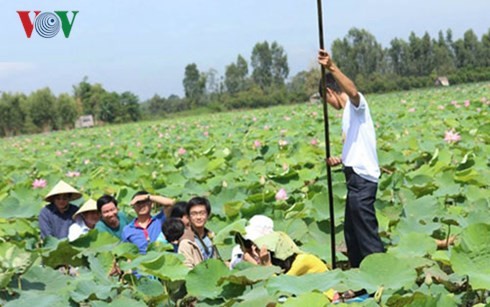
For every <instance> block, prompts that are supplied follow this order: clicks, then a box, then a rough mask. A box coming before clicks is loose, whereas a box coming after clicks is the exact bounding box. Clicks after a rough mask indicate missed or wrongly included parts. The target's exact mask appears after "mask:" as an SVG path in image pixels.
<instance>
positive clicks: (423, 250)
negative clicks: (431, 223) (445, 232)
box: [389, 232, 437, 258]
mask: <svg viewBox="0 0 490 307" xmlns="http://www.w3.org/2000/svg"><path fill="white" fill-rule="evenodd" d="M436 249H437V245H436V242H435V240H434V239H433V238H431V237H430V236H429V235H427V234H423V233H415V232H412V233H408V234H404V235H403V236H402V237H401V239H400V242H398V244H397V246H395V247H393V248H391V249H390V250H389V253H390V254H393V255H394V256H395V257H398V258H410V257H424V256H427V255H430V254H432V253H434V252H435V251H436Z"/></svg>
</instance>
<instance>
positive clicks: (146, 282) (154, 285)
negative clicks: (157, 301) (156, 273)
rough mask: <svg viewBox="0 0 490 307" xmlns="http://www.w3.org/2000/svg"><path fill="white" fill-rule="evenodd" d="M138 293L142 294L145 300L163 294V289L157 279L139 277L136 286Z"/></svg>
mask: <svg viewBox="0 0 490 307" xmlns="http://www.w3.org/2000/svg"><path fill="white" fill-rule="evenodd" d="M136 289H137V290H138V292H139V293H140V294H143V295H144V297H145V301H149V300H151V299H153V298H157V297H160V296H162V295H164V293H165V289H164V288H163V286H162V283H161V282H160V281H158V280H154V279H148V278H141V279H140V280H139V282H138V284H137V286H136Z"/></svg>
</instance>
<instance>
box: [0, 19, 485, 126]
mask: <svg viewBox="0 0 490 307" xmlns="http://www.w3.org/2000/svg"><path fill="white" fill-rule="evenodd" d="M331 54H332V57H333V59H334V60H335V61H336V63H337V65H338V66H339V67H340V68H341V69H342V70H343V71H344V72H345V73H346V74H347V75H348V76H349V77H351V78H352V79H353V80H354V82H355V83H356V84H357V86H358V88H359V89H360V90H361V91H362V92H364V93H372V92H385V91H395V90H408V89H412V88H420V87H427V86H433V84H434V81H435V79H436V77H438V76H446V77H447V78H448V79H449V82H450V83H451V84H457V83H466V82H475V81H484V80H490V29H489V31H488V32H487V33H485V34H484V35H483V36H482V37H481V39H478V37H477V35H476V34H475V33H474V31H473V30H468V31H466V32H465V33H464V35H463V37H462V38H459V39H457V40H454V39H453V37H452V31H451V30H447V31H446V32H442V31H440V32H439V33H438V36H437V37H435V38H432V37H430V35H429V34H428V33H425V34H424V35H422V36H421V37H418V36H417V35H416V34H415V33H413V32H412V33H411V34H410V36H409V38H408V41H405V40H402V39H399V38H395V39H393V40H391V42H390V45H389V47H387V48H384V47H383V46H382V45H381V44H380V43H378V42H377V41H376V38H375V37H374V36H373V35H372V34H371V33H369V32H368V31H366V30H364V29H357V28H352V29H351V30H350V31H349V32H348V33H347V35H346V36H345V37H344V38H343V39H336V40H335V41H334V42H333V44H332V47H331ZM314 56H315V55H314V54H312V57H314ZM288 77H289V65H288V57H287V54H286V52H285V51H284V48H283V47H282V46H281V45H280V44H278V43H277V42H272V43H269V42H267V41H264V42H259V43H256V44H255V46H254V47H253V49H252V52H251V55H250V58H249V60H248V61H247V59H246V58H245V57H244V56H243V55H241V54H239V55H237V57H236V60H235V61H234V62H232V63H230V64H228V65H227V66H226V67H225V72H224V75H223V76H220V75H218V72H217V71H216V70H215V69H209V70H207V71H200V70H199V67H198V66H197V65H196V64H195V63H191V64H188V65H187V66H186V67H185V74H184V79H183V81H182V85H183V88H184V96H183V97H179V96H177V95H170V96H168V97H161V96H159V95H154V96H153V97H152V98H150V99H148V100H147V101H144V102H141V101H140V100H139V98H138V97H137V96H136V95H135V94H133V93H131V92H129V91H127V92H124V93H121V94H120V93H116V92H109V91H107V90H106V89H104V88H103V86H102V85H101V84H98V83H96V84H91V83H89V82H88V79H87V77H85V78H84V79H83V80H82V81H81V82H80V83H79V84H77V85H74V86H73V93H72V94H60V95H59V96H58V97H56V96H55V95H54V94H53V93H52V92H51V90H50V89H49V88H44V89H40V90H37V91H35V92H33V93H31V94H30V95H29V96H27V95H25V94H22V93H6V92H3V93H2V95H1V96H0V136H14V135H19V134H24V133H38V132H46V131H52V130H61V129H71V128H73V127H74V123H75V120H76V119H77V118H78V117H79V116H80V115H88V114H90V115H93V116H94V118H95V121H96V122H97V123H99V124H101V123H109V124H110V123H123V122H128V121H139V120H141V119H148V118H159V117H163V116H168V115H169V114H172V113H177V112H183V111H190V112H197V111H203V110H208V111H211V112H214V111H221V110H229V109H238V108H257V107H266V106H273V105H282V104H291V103H299V102H304V101H307V100H308V99H309V97H310V96H311V95H312V94H314V93H316V92H317V91H318V82H319V78H320V72H319V68H318V66H316V67H312V68H309V69H308V70H305V71H301V72H299V73H297V74H296V75H295V76H293V77H291V78H288Z"/></svg>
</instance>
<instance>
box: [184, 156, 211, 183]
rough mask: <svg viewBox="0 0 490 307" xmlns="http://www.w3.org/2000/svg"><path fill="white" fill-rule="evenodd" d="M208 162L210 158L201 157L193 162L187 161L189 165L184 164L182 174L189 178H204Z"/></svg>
mask: <svg viewBox="0 0 490 307" xmlns="http://www.w3.org/2000/svg"><path fill="white" fill-rule="evenodd" d="M208 164H209V159H208V158H206V157H200V158H199V159H197V160H195V161H192V162H191V163H187V165H186V166H184V170H183V172H182V174H183V175H184V176H185V177H186V178H188V179H202V178H203V177H204V176H205V174H206V172H207V167H208Z"/></svg>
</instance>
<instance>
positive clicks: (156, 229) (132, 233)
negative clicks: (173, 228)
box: [121, 211, 166, 254]
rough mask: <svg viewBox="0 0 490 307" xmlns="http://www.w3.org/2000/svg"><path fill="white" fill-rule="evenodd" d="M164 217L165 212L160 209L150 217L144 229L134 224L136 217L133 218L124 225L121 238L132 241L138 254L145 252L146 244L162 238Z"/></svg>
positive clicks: (124, 240)
mask: <svg viewBox="0 0 490 307" xmlns="http://www.w3.org/2000/svg"><path fill="white" fill-rule="evenodd" d="M165 219H166V217H165V213H163V211H160V213H158V214H157V215H154V216H152V217H151V220H150V224H148V226H147V227H146V229H144V228H141V227H140V226H139V225H138V224H135V222H136V219H134V220H132V221H131V223H129V224H128V225H127V226H126V227H124V229H123V232H122V235H121V240H122V241H123V242H130V243H133V244H134V245H136V246H137V247H138V249H139V251H140V254H146V249H147V248H148V244H150V243H151V242H155V241H157V240H159V239H160V238H162V224H163V222H165Z"/></svg>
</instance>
